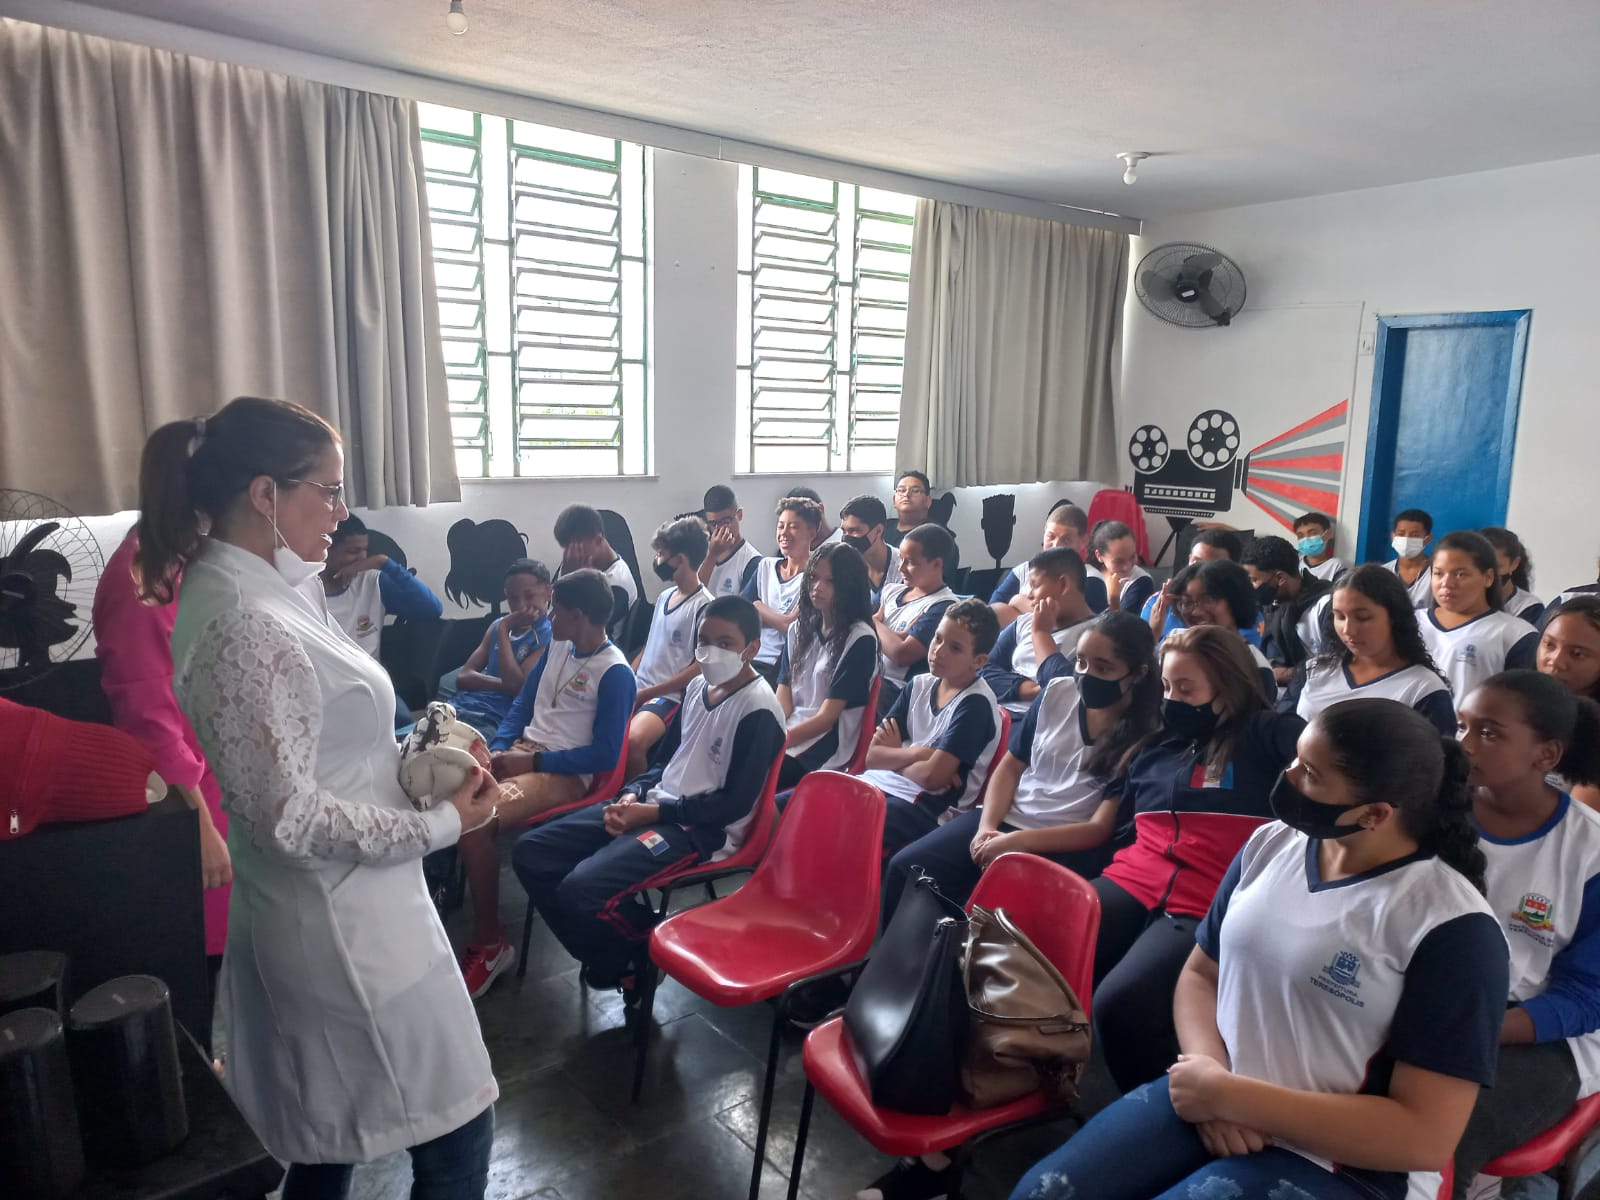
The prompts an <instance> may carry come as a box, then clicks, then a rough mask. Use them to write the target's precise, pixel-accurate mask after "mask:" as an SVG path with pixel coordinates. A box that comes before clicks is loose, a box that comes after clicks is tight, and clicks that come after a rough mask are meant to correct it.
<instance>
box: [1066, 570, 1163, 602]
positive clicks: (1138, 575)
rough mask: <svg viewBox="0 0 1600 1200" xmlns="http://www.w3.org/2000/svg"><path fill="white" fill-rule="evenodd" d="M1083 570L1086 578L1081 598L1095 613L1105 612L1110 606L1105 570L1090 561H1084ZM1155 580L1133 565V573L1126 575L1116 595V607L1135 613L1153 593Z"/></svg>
mask: <svg viewBox="0 0 1600 1200" xmlns="http://www.w3.org/2000/svg"><path fill="white" fill-rule="evenodd" d="M1084 570H1085V571H1086V572H1087V575H1088V578H1086V579H1085V580H1084V584H1083V598H1084V600H1086V601H1087V602H1088V604H1089V607H1090V608H1092V609H1094V611H1095V612H1097V613H1102V612H1105V610H1106V609H1107V608H1109V607H1110V606H1111V600H1110V593H1109V592H1107V591H1106V576H1105V572H1104V571H1102V570H1100V568H1099V567H1096V566H1094V565H1093V564H1092V563H1085V564H1084ZM1155 590H1156V581H1155V580H1154V579H1152V578H1151V577H1150V572H1149V571H1146V570H1145V569H1144V568H1143V567H1140V566H1135V567H1134V568H1133V574H1131V575H1129V576H1128V580H1127V582H1126V583H1124V584H1123V585H1122V591H1121V592H1120V593H1118V595H1117V607H1118V608H1119V609H1120V610H1121V611H1123V612H1131V613H1136V612H1140V611H1142V610H1143V608H1144V602H1145V601H1146V600H1148V599H1150V597H1151V596H1152V595H1153V594H1154V593H1155Z"/></svg>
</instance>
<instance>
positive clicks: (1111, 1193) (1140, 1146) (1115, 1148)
mask: <svg viewBox="0 0 1600 1200" xmlns="http://www.w3.org/2000/svg"><path fill="white" fill-rule="evenodd" d="M1364 1196H1365V1193H1363V1192H1360V1191H1357V1190H1356V1189H1355V1188H1354V1187H1352V1186H1351V1185H1350V1184H1349V1183H1348V1182H1346V1181H1345V1180H1343V1179H1341V1178H1340V1177H1339V1176H1337V1175H1335V1174H1333V1173H1332V1172H1330V1171H1325V1170H1323V1169H1322V1168H1321V1167H1319V1166H1317V1164H1316V1163H1314V1162H1312V1161H1311V1160H1310V1159H1306V1158H1301V1157H1300V1155H1298V1154H1296V1153H1294V1152H1293V1151H1292V1150H1283V1149H1280V1148H1278V1147H1277V1146H1269V1147H1267V1149H1265V1150H1263V1151H1261V1152H1260V1153H1259V1154H1245V1155H1240V1156H1239V1157H1237V1158H1212V1157H1211V1155H1210V1154H1209V1153H1208V1152H1207V1151H1206V1148H1205V1145H1204V1144H1203V1143H1202V1142H1201V1141H1200V1135H1199V1134H1198V1133H1196V1132H1195V1127H1194V1126H1193V1125H1191V1124H1189V1123H1188V1122H1187V1121H1185V1120H1184V1119H1183V1118H1182V1117H1180V1116H1179V1115H1178V1114H1177V1113H1176V1112H1174V1111H1173V1108H1172V1100H1171V1098H1170V1097H1169V1096H1168V1094H1167V1080H1166V1077H1165V1076H1162V1077H1161V1078H1160V1079H1158V1080H1156V1081H1155V1082H1154V1083H1147V1084H1145V1085H1144V1086H1143V1087H1140V1088H1136V1089H1135V1090H1134V1091H1131V1092H1129V1093H1128V1094H1127V1095H1126V1096H1124V1097H1123V1098H1122V1099H1121V1100H1118V1101H1117V1102H1116V1103H1115V1104H1113V1105H1111V1106H1110V1107H1109V1108H1106V1109H1104V1110H1102V1111H1101V1113H1100V1114H1099V1115H1098V1116H1097V1117H1095V1118H1094V1119H1093V1120H1092V1121H1090V1122H1089V1123H1088V1124H1087V1125H1085V1126H1084V1127H1083V1128H1082V1129H1081V1130H1079V1131H1078V1133H1077V1134H1076V1135H1074V1136H1073V1138H1072V1140H1071V1141H1069V1142H1067V1143H1066V1145H1064V1146H1062V1147H1061V1148H1060V1149H1059V1150H1057V1151H1055V1152H1054V1153H1053V1154H1050V1155H1047V1156H1046V1157H1044V1158H1042V1159H1040V1160H1039V1161H1038V1162H1036V1163H1034V1164H1033V1166H1031V1167H1029V1168H1028V1171H1027V1173H1026V1174H1025V1175H1023V1177H1022V1178H1021V1180H1019V1181H1018V1183H1017V1186H1016V1188H1015V1189H1014V1190H1013V1191H1012V1193H1011V1200H1210V1198H1212V1197H1215V1198H1217V1200H1223V1198H1226V1200H1364Z"/></svg>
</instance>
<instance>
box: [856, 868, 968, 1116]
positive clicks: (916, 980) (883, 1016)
mask: <svg viewBox="0 0 1600 1200" xmlns="http://www.w3.org/2000/svg"><path fill="white" fill-rule="evenodd" d="M966 942H967V915H966V913H964V912H963V911H962V910H961V906H960V905H959V904H956V903H955V902H954V901H953V900H950V899H949V898H947V897H946V896H945V895H943V894H942V893H941V892H940V891H939V888H938V885H937V884H935V883H934V881H933V879H932V877H931V876H929V875H927V874H926V873H924V872H923V870H922V869H921V868H920V867H913V868H912V869H911V878H910V879H908V880H907V881H906V890H905V892H904V893H903V894H902V896H901V899H900V906H899V907H898V908H896V909H895V911H894V916H893V918H891V919H890V921H889V927H888V928H887V929H885V930H884V931H883V936H882V937H881V938H880V939H879V940H878V944H877V945H876V946H875V947H874V948H873V951H872V956H871V958H869V959H868V960H867V965H866V966H865V967H863V968H862V969H861V978H860V979H858V980H857V981H856V985H855V987H854V988H853V989H851V992H850V1002H849V1003H848V1004H847V1005H846V1006H845V1010H844V1023H845V1028H846V1029H847V1030H848V1031H849V1034H850V1042H851V1050H852V1053H853V1054H854V1055H855V1060H856V1067H857V1069H858V1070H860V1072H861V1074H862V1077H863V1078H864V1079H866V1081H867V1085H868V1088H869V1090H870V1091H871V1094H872V1102H873V1104H875V1105H877V1106H878V1107H879V1108H888V1109H894V1110H895V1111H897V1112H905V1113H918V1114H923V1115H941V1114H943V1113H947V1112H949V1111H950V1106H951V1104H953V1103H954V1102H955V1099H956V1089H957V1085H958V1084H959V1082H960V1075H961V1061H962V1058H963V1056H964V1054H965V1052H966V1042H967V1031H968V1017H967V993H966V988H965V986H964V985H963V983H962V979H961V956H962V951H963V948H964V947H965V946H966Z"/></svg>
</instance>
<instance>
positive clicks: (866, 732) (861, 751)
mask: <svg viewBox="0 0 1600 1200" xmlns="http://www.w3.org/2000/svg"><path fill="white" fill-rule="evenodd" d="M882 690H883V672H882V671H880V672H878V674H876V675H874V676H873V677H872V690H871V691H869V692H868V693H867V706H866V707H865V708H863V709H862V710H861V732H860V733H858V734H857V735H856V752H855V753H854V754H852V755H851V756H850V764H849V765H848V766H847V767H845V768H844V771H845V774H846V775H859V774H861V772H863V771H865V770H866V769H867V749H868V748H869V747H870V746H871V745H872V733H873V730H875V729H877V728H878V721H877V712H878V693H879V692H880V691H882Z"/></svg>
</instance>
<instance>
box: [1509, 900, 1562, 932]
mask: <svg viewBox="0 0 1600 1200" xmlns="http://www.w3.org/2000/svg"><path fill="white" fill-rule="evenodd" d="M1553 907H1554V906H1553V905H1552V904H1551V903H1550V897H1549V896H1541V895H1539V893H1538V892H1529V893H1528V894H1527V895H1526V896H1524V897H1523V898H1522V903H1521V904H1519V905H1517V911H1516V912H1514V913H1512V914H1511V919H1512V920H1513V921H1520V922H1522V924H1524V925H1526V926H1527V927H1528V928H1529V929H1537V930H1539V931H1540V932H1544V931H1545V930H1548V929H1551V928H1553V926H1552V924H1551V921H1550V917H1551V910H1552V908H1553Z"/></svg>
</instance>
